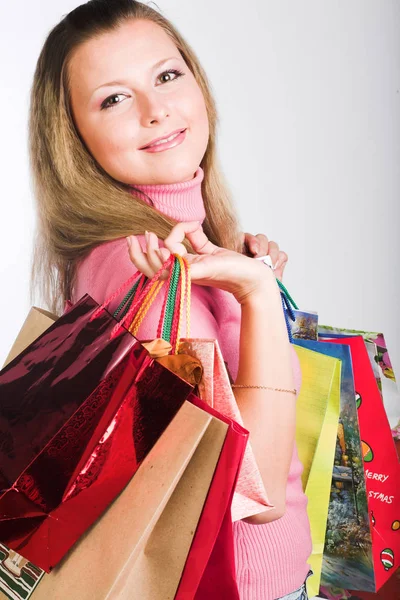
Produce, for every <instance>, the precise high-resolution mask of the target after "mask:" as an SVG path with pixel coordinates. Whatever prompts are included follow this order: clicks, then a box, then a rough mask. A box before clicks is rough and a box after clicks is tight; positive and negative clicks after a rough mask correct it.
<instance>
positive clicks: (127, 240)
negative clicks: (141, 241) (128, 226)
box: [125, 236, 132, 248]
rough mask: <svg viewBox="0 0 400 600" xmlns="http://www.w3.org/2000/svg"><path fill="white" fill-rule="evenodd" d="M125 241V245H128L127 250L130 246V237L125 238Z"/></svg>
mask: <svg viewBox="0 0 400 600" xmlns="http://www.w3.org/2000/svg"><path fill="white" fill-rule="evenodd" d="M125 239H126V242H127V244H128V248H130V247H131V246H132V239H131V237H130V236H128V237H127V238H125Z"/></svg>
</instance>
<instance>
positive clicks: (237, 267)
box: [127, 221, 276, 304]
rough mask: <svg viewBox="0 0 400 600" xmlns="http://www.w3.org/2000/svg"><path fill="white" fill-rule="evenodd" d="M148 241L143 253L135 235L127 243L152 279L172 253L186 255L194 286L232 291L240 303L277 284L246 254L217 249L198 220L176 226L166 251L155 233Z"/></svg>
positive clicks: (132, 256)
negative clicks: (186, 242) (189, 249)
mask: <svg viewBox="0 0 400 600" xmlns="http://www.w3.org/2000/svg"><path fill="white" fill-rule="evenodd" d="M185 237H186V238H187V239H188V240H189V241H190V243H191V244H192V247H193V249H194V251H195V252H196V254H189V253H188V252H187V250H186V248H185V246H184V245H183V244H182V242H183V240H184V239H185ZM145 239H146V251H143V250H142V248H141V246H140V243H139V241H138V240H137V238H136V237H135V236H130V237H128V238H127V242H128V246H129V255H130V258H131V261H132V262H133V264H134V265H135V267H136V268H137V269H138V270H139V271H140V272H141V273H144V274H145V275H146V276H147V277H149V278H152V277H153V276H154V274H155V273H157V272H158V271H159V270H160V269H161V267H162V265H163V264H164V263H165V261H166V260H168V258H169V256H170V254H171V253H172V254H180V255H181V256H185V258H186V259H187V260H188V262H189V263H190V265H191V277H192V281H193V282H194V283H196V284H198V285H206V286H212V287H217V288H220V289H222V290H225V291H227V292H231V293H232V294H233V295H234V296H235V298H236V299H237V301H238V302H239V303H240V304H244V303H246V302H247V301H248V300H249V299H253V298H255V297H256V296H261V295H262V294H263V293H265V291H266V288H268V286H271V285H272V284H274V285H276V283H275V282H274V280H275V277H274V274H273V273H272V271H271V270H270V269H266V268H265V265H263V264H262V263H261V262H259V261H256V260H252V259H251V258H249V257H247V256H244V255H243V254H239V253H238V252H233V251H231V250H225V249H224V248H219V247H218V246H215V245H214V244H213V243H212V242H210V240H209V239H208V238H207V236H206V234H205V233H204V231H203V228H202V226H201V225H200V223H198V222H197V221H194V222H190V223H178V224H177V225H175V227H173V229H172V230H171V233H170V234H169V236H168V237H167V238H166V239H165V240H164V245H165V247H164V248H160V246H159V240H158V238H157V236H156V235H155V234H154V233H148V232H146V235H145ZM166 275H167V274H166V273H165V274H164V276H166Z"/></svg>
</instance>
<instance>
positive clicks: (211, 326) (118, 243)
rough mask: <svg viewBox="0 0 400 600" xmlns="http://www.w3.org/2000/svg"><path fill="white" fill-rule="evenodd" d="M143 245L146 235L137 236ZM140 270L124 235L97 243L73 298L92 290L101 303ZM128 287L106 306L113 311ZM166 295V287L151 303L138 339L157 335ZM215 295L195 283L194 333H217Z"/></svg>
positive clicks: (80, 272)
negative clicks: (214, 308) (110, 240)
mask: <svg viewBox="0 0 400 600" xmlns="http://www.w3.org/2000/svg"><path fill="white" fill-rule="evenodd" d="M137 237H138V240H139V242H140V244H141V246H142V248H144V244H145V242H144V236H137ZM135 272H136V273H137V275H138V276H139V272H138V271H137V269H136V267H135V266H134V265H133V264H132V262H131V260H130V257H129V253H128V248H127V243H126V240H125V239H118V240H114V241H112V242H106V243H103V244H101V245H99V246H97V247H96V248H95V249H94V250H92V252H91V253H90V254H89V255H88V256H87V257H86V258H85V259H84V260H83V261H82V263H81V264H80V265H79V267H78V269H77V273H76V280H75V285H74V290H73V294H72V298H71V299H72V301H73V302H76V301H77V300H79V298H81V297H82V296H83V295H84V294H89V295H90V296H91V297H92V298H93V299H94V300H96V302H98V303H99V304H102V303H103V302H105V301H106V299H107V298H109V297H110V296H111V295H112V294H113V293H114V292H115V290H117V289H118V288H119V287H121V285H123V283H124V282H125V281H127V280H128V279H129V278H130V277H132V276H133V275H134V274H135ZM128 289H129V287H126V288H125V289H124V290H123V291H122V292H121V293H120V294H119V296H118V297H117V298H116V299H114V300H113V301H112V302H111V304H110V306H109V307H107V309H108V310H109V312H111V313H113V312H114V311H115V309H116V308H117V307H118V305H119V303H120V302H121V300H122V299H123V298H124V296H125V294H126V293H127V291H128ZM163 298H164V288H162V289H161V292H160V293H159V295H158V297H157V298H156V300H155V301H154V303H153V304H152V306H151V308H150V310H149V312H148V313H147V315H146V318H145V319H144V322H143V324H142V325H141V327H140V330H139V333H138V339H139V340H142V341H145V340H150V339H154V338H155V337H156V335H157V328H158V322H159V319H160V315H161V310H162V303H163ZM212 302H213V300H212V296H211V294H210V288H207V287H204V286H198V285H192V299H191V330H190V335H191V337H201V338H212V339H215V338H217V337H218V324H217V321H216V319H215V316H214V314H213V311H212ZM185 336H186V323H183V329H182V337H185Z"/></svg>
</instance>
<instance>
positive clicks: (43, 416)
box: [0, 295, 192, 571]
mask: <svg viewBox="0 0 400 600" xmlns="http://www.w3.org/2000/svg"><path fill="white" fill-rule="evenodd" d="M119 325H120V324H118V323H117V322H116V321H115V319H113V317H112V316H111V315H110V314H109V313H108V312H107V311H106V310H99V307H98V305H97V303H95V302H94V300H92V299H91V298H90V297H89V296H87V295H86V296H84V297H83V298H82V299H81V300H80V301H79V302H78V303H76V304H75V305H74V306H73V307H72V308H71V309H69V311H68V312H67V313H66V314H64V315H63V316H62V317H60V319H58V320H57V321H56V322H55V323H54V324H53V325H52V326H51V327H50V328H49V329H47V330H46V331H45V332H44V333H43V334H42V335H41V336H39V338H37V339H36V340H35V341H34V342H33V343H32V344H30V346H28V348H26V349H25V350H24V351H23V352H22V353H20V354H19V355H18V356H17V357H16V358H14V360H12V361H11V362H10V363H9V364H8V365H7V366H6V367H5V368H4V369H3V370H2V371H1V372H0V392H1V400H2V401H1V405H0V431H1V432H2V433H1V437H0V453H1V455H0V456H1V463H0V465H1V466H0V484H1V487H0V489H1V490H2V491H1V495H0V539H1V540H2V542H3V543H5V544H6V545H7V546H8V547H10V548H12V549H13V550H15V551H17V552H19V553H21V554H22V555H23V556H24V557H25V558H27V559H29V560H30V561H31V562H32V563H34V564H36V565H37V566H39V567H42V568H43V569H45V570H46V571H49V570H51V568H52V567H53V566H54V565H55V564H56V563H57V562H58V561H59V560H60V559H61V558H62V556H63V555H64V554H65V552H66V551H67V550H68V549H69V548H70V547H71V546H72V545H73V543H74V542H75V541H76V540H77V539H78V537H79V536H80V535H81V534H82V533H83V532H84V531H85V529H86V528H87V527H88V526H89V525H90V524H91V523H92V522H93V521H94V520H95V519H96V518H97V517H98V516H99V515H100V514H101V512H102V511H103V510H104V508H105V507H106V506H107V505H108V504H109V503H110V502H111V500H112V499H113V498H114V497H115V495H116V494H117V493H119V492H120V491H121V489H122V488H123V487H124V486H125V485H126V483H127V482H128V481H129V479H130V478H131V477H132V475H133V473H134V472H135V470H136V469H137V467H138V465H139V464H140V462H141V461H142V460H143V458H144V457H145V455H146V454H147V452H148V450H149V449H150V448H151V447H152V445H153V444H154V443H155V441H156V440H157V439H158V437H159V436H160V435H161V433H162V432H163V431H164V429H165V427H166V426H167V425H168V423H169V422H170V421H171V420H172V418H173V417H174V415H175V414H176V412H177V410H178V409H179V408H180V406H181V405H182V403H183V402H184V400H185V399H186V398H187V396H188V394H189V393H190V390H191V389H192V387H191V386H190V385H189V384H187V383H186V382H184V381H183V380H181V379H180V378H178V377H176V375H174V374H172V373H171V372H169V371H168V370H166V369H164V368H163V367H162V366H161V365H159V364H158V363H157V362H156V361H154V360H153V359H151V358H150V356H149V354H148V352H147V351H146V349H145V348H144V347H143V346H142V345H141V344H140V343H139V342H138V341H137V340H136V339H135V338H134V337H133V336H132V335H131V334H130V333H129V332H128V331H127V330H126V329H125V328H124V327H123V326H121V327H119ZM116 328H118V329H116ZM113 332H114V335H113ZM128 392H129V394H128ZM155 407H157V419H154V408H155ZM133 420H134V422H135V431H134V436H133V438H132V424H133ZM144 432H146V436H144V435H143V434H144ZM120 444H122V445H121V448H125V449H126V451H128V450H129V452H124V453H123V459H122V458H121V459H118V463H117V467H116V468H115V465H114V467H113V466H112V462H113V461H114V460H116V459H117V457H118V456H119V454H118V452H119V450H118V447H119V445H120Z"/></svg>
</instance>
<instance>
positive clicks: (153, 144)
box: [139, 127, 186, 150]
mask: <svg viewBox="0 0 400 600" xmlns="http://www.w3.org/2000/svg"><path fill="white" fill-rule="evenodd" d="M184 131H186V128H185V127H184V128H183V129H176V130H175V131H172V132H171V133H169V134H168V135H166V136H163V137H159V138H156V139H154V140H152V141H151V142H149V143H148V144H145V145H144V146H141V147H140V148H139V150H147V149H148V148H155V147H157V146H162V144H167V143H169V142H173V141H174V139H175V138H177V137H178V136H179V134H181V133H183V132H184Z"/></svg>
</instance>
